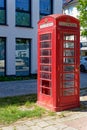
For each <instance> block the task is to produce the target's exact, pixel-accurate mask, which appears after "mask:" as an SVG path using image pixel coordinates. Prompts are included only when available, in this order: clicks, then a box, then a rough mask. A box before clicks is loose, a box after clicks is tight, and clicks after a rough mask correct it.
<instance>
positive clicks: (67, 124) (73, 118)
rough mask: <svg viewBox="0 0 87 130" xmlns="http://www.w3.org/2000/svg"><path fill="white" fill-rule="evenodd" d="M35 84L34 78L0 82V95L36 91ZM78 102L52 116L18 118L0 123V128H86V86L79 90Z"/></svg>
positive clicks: (84, 129) (6, 129) (41, 129)
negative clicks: (12, 121)
mask: <svg viewBox="0 0 87 130" xmlns="http://www.w3.org/2000/svg"><path fill="white" fill-rule="evenodd" d="M22 86H23V87H22ZM36 86H37V81H36V80H30V81H27V80H26V81H21V82H19V81H10V82H0V97H5V96H14V95H18V94H21V95H23V94H25V93H24V91H26V94H29V93H36V92H37V89H36ZM3 87H4V90H3ZM20 87H21V91H20ZM27 87H28V88H27ZM3 92H5V93H4V94H3ZM80 104H81V105H80V107H79V108H75V109H71V110H66V111H62V112H56V115H54V116H45V117H41V118H36V119H24V120H19V121H17V122H15V123H13V124H11V125H8V126H1V125H0V130H36V129H37V130H87V88H83V89H81V90H80Z"/></svg>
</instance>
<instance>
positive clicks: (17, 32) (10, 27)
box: [0, 0, 62, 75]
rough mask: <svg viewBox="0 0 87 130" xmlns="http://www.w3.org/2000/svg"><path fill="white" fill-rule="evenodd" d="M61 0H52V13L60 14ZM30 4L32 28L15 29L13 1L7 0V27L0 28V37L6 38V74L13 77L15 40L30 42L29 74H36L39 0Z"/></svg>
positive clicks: (34, 0)
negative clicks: (26, 39) (23, 39)
mask: <svg viewBox="0 0 87 130" xmlns="http://www.w3.org/2000/svg"><path fill="white" fill-rule="evenodd" d="M61 1H62V0H54V4H53V5H54V10H53V13H62V2H61ZM31 2H32V6H31V7H32V9H31V10H32V11H31V12H32V14H31V15H32V17H31V18H32V28H24V27H15V0H7V25H6V26H4V25H3V26H0V37H6V73H7V75H15V74H16V70H15V46H16V43H15V39H16V38H29V39H32V40H31V73H36V72H37V22H38V21H39V0H31Z"/></svg>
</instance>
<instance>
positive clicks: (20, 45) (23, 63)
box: [15, 39, 30, 76]
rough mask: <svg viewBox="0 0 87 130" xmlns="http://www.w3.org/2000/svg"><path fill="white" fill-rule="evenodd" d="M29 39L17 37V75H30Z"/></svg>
mask: <svg viewBox="0 0 87 130" xmlns="http://www.w3.org/2000/svg"><path fill="white" fill-rule="evenodd" d="M29 42H30V41H29V40H26V39H16V63H15V65H16V75H17V76H20V75H21V76H26V75H29V60H30V55H29V53H30V47H29Z"/></svg>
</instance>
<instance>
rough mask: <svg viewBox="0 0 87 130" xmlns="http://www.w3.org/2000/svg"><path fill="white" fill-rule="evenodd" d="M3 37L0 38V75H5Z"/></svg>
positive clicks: (4, 41) (4, 40)
mask: <svg viewBox="0 0 87 130" xmlns="http://www.w3.org/2000/svg"><path fill="white" fill-rule="evenodd" d="M5 43H6V39H5V38H0V76H4V75H5Z"/></svg>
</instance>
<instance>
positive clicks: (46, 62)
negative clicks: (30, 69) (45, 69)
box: [40, 57, 51, 64]
mask: <svg viewBox="0 0 87 130" xmlns="http://www.w3.org/2000/svg"><path fill="white" fill-rule="evenodd" d="M40 60H41V63H44V64H50V63H51V58H50V57H42V58H41V59H40Z"/></svg>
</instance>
